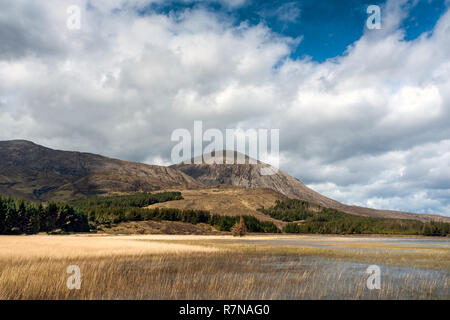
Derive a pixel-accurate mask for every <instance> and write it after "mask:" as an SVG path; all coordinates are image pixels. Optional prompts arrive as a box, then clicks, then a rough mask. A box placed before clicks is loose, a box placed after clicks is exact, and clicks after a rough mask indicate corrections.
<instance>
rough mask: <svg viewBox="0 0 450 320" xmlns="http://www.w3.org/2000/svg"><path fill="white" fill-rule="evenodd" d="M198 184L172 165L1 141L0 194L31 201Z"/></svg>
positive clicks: (26, 142)
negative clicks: (130, 160)
mask: <svg viewBox="0 0 450 320" xmlns="http://www.w3.org/2000/svg"><path fill="white" fill-rule="evenodd" d="M170 187H182V188H187V189H189V188H198V187H202V184H201V183H199V182H197V181H196V180H195V179H193V178H192V177H190V176H188V175H186V174H184V173H182V172H180V171H178V170H176V169H172V168H168V167H163V166H156V165H146V164H141V163H134V162H128V161H121V160H117V159H111V158H107V157H103V156H99V155H95V154H90V153H81V152H71V151H59V150H52V149H49V148H46V147H42V146H39V145H37V144H34V143H32V142H29V141H24V140H13V141H0V194H3V195H10V196H15V197H21V198H25V199H28V200H44V201H45V200H50V199H51V200H67V199H76V198H80V197H84V196H89V195H96V194H110V193H120V192H138V191H155V190H160V189H163V188H170Z"/></svg>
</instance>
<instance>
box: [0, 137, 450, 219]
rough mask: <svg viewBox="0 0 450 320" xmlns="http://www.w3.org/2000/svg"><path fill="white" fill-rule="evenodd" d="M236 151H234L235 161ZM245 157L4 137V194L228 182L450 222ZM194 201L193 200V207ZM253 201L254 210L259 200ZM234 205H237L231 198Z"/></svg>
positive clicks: (359, 211) (60, 194) (324, 203)
mask: <svg viewBox="0 0 450 320" xmlns="http://www.w3.org/2000/svg"><path fill="white" fill-rule="evenodd" d="M219 152H220V151H219ZM237 154H238V153H236V152H234V159H233V160H235V159H236V157H237ZM222 156H224V155H223V154H222ZM243 156H244V159H245V161H246V163H244V164H235V163H228V162H227V161H225V163H224V164H214V163H213V164H208V163H205V162H204V161H202V163H200V164H175V165H172V166H168V167H166V166H158V165H148V164H142V163H137V162H130V161H123V160H118V159H113V158H108V157H104V156H101V155H97V154H93V153H85V152H76V151H61V150H53V149H51V148H47V147H43V146H40V145H38V144H35V143H33V142H30V141H26V140H9V141H0V194H1V195H5V196H13V197H18V198H23V199H26V200H33V201H65V200H72V199H79V198H82V197H87V196H91V195H112V194H126V193H133V192H154V191H162V190H168V189H172V190H175V189H177V190H199V191H198V192H199V193H200V194H201V191H200V190H202V189H205V188H208V187H211V188H214V187H215V186H218V185H222V184H226V185H230V186H233V187H236V188H243V189H261V190H264V189H270V190H273V191H275V192H277V193H279V194H280V195H282V196H285V197H290V198H296V199H301V200H305V201H308V202H310V203H313V204H316V205H319V206H321V207H324V208H332V209H336V210H340V211H343V212H346V213H350V214H355V215H360V216H369V217H380V218H399V219H415V220H420V221H431V220H435V221H448V222H450V217H444V216H439V215H429V214H416V213H409V212H401V211H394V210H377V209H371V208H364V207H358V206H351V205H346V204H343V203H340V202H338V201H336V200H333V199H330V198H327V197H325V196H323V195H321V194H319V193H318V192H316V191H314V190H312V189H310V188H308V187H307V186H305V185H304V184H303V183H302V182H301V181H300V180H298V179H296V178H294V177H291V176H290V175H288V174H287V173H285V172H283V171H281V170H278V171H277V172H275V173H274V174H273V175H262V174H261V170H262V169H267V168H271V166H270V165H268V164H265V163H263V162H261V161H256V160H255V161H256V163H255V164H250V163H249V162H250V158H249V157H248V156H246V155H243ZM202 159H203V157H202ZM230 160H231V159H230ZM230 162H232V161H230ZM244 193H245V192H244ZM239 194H242V193H239ZM205 197H206V198H205V199H203V200H202V201H200V202H201V203H206V202H207V201H208V198H207V193H205ZM271 197H272V196H271ZM194 198H195V197H194ZM197 198H198V197H197ZM197 198H196V199H197ZM241 198H242V196H241ZM274 199H275V197H274ZM193 201H194V200H193ZM230 201H232V198H231V200H230ZM242 201H244V202H245V199H244V200H242V199H241V203H242ZM194 202H195V201H194ZM194 202H192V203H191V204H190V205H192V206H195V205H196V204H195V203H194ZM253 203H255V204H254V206H255V208H253V209H255V210H256V209H257V208H256V206H257V204H256V202H253ZM168 204H169V203H168ZM225 205H226V204H225ZM230 207H233V205H232V204H231V203H230ZM234 207H236V204H234Z"/></svg>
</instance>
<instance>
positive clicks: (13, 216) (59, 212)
mask: <svg viewBox="0 0 450 320" xmlns="http://www.w3.org/2000/svg"><path fill="white" fill-rule="evenodd" d="M55 230H61V231H62V232H89V225H88V220H87V216H86V215H84V214H82V213H81V212H79V211H77V210H75V209H74V208H73V207H71V206H70V205H68V204H55V203H51V204H48V205H47V206H45V207H44V206H42V204H32V203H28V202H25V201H23V200H15V199H11V198H2V197H0V234H24V233H25V234H35V233H38V232H53V231H55Z"/></svg>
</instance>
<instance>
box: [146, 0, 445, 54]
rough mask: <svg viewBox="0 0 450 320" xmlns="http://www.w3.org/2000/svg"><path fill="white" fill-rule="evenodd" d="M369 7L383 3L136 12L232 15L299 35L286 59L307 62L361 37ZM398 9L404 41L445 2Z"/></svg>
mask: <svg viewBox="0 0 450 320" xmlns="http://www.w3.org/2000/svg"><path fill="white" fill-rule="evenodd" d="M369 5H379V6H380V7H382V8H383V6H384V5H385V1H379V0H344V1H336V0H319V1H318V0H299V1H292V0H274V1H244V2H243V3H242V4H240V5H236V6H231V7H230V5H228V4H227V3H226V2H217V1H187V0H186V1H164V2H162V3H153V4H151V5H150V6H148V7H146V8H144V9H141V11H140V12H141V14H150V13H153V12H156V13H165V14H168V13H170V12H173V13H177V12H181V11H184V10H186V9H187V8H189V9H193V8H204V9H206V10H209V11H211V12H214V13H220V14H223V15H224V16H226V17H227V18H231V19H233V21H234V24H236V25H238V24H240V23H242V22H246V23H249V24H250V25H257V24H260V23H263V24H265V25H267V26H268V27H269V28H270V29H271V30H272V31H274V32H276V33H278V34H281V35H285V36H288V37H292V38H299V37H300V38H301V42H300V44H299V45H298V46H296V48H294V50H292V52H291V54H290V56H291V58H294V59H295V58H298V57H300V58H303V57H305V56H309V57H311V59H312V60H313V61H317V62H323V61H324V60H326V59H328V58H333V57H336V56H339V55H342V54H344V53H345V51H346V49H347V47H348V46H349V45H351V44H352V43H353V42H355V41H356V40H358V39H359V38H360V37H361V36H362V35H363V32H364V31H365V21H366V20H367V18H368V16H369V15H368V14H367V13H366V9H367V7H368V6H369ZM404 7H405V10H408V11H409V14H408V16H407V17H406V18H405V19H404V20H403V21H402V24H401V28H403V29H404V31H405V40H413V39H415V38H417V37H418V36H420V35H421V34H422V33H423V32H428V31H431V30H432V29H433V27H434V25H435V24H436V22H437V20H438V19H439V17H440V16H441V15H442V14H443V13H444V12H445V10H446V7H447V5H446V1H445V0H413V1H408V2H407V3H406V4H405V5H404ZM382 18H383V12H382ZM366 31H367V30H366Z"/></svg>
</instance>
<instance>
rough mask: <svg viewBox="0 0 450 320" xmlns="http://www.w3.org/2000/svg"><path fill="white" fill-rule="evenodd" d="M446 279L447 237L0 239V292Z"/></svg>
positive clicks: (105, 293) (406, 294) (252, 294)
mask: <svg viewBox="0 0 450 320" xmlns="http://www.w3.org/2000/svg"><path fill="white" fill-rule="evenodd" d="M371 264H376V265H379V266H380V268H381V271H382V273H381V289H379V290H376V289H375V290H369V289H368V288H367V286H366V280H367V277H368V276H369V275H368V274H366V269H367V267H368V266H369V265H371ZM69 265H76V266H79V268H80V271H81V289H80V290H77V289H73V290H69V289H68V288H67V285H66V282H67V279H68V278H69V276H71V274H68V273H67V272H66V270H67V267H68V266H69ZM449 279H450V241H449V240H448V239H440V240H434V239H432V238H425V237H422V238H419V237H417V238H408V237H403V238H389V237H338V236H298V235H294V236H285V235H279V236H275V235H272V236H268V235H264V236H248V237H244V238H232V237H230V236H227V235H218V236H175V235H170V236H169V235H139V236H136V235H134V236H115V235H114V236H107V235H72V236H44V235H37V236H0V299H450V295H449V290H448V288H449V286H448V285H449V283H448V282H449Z"/></svg>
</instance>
